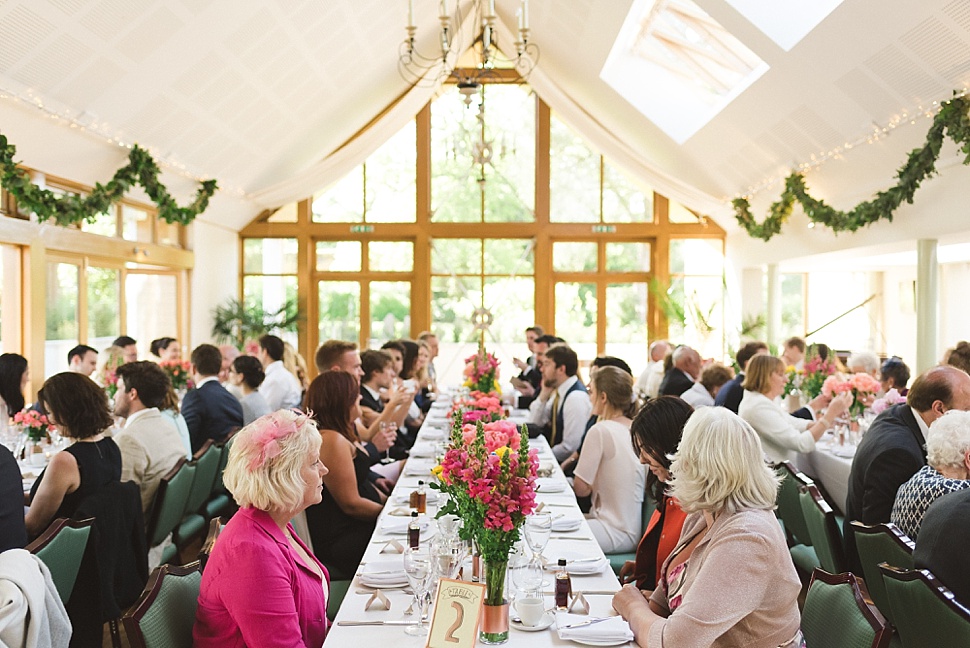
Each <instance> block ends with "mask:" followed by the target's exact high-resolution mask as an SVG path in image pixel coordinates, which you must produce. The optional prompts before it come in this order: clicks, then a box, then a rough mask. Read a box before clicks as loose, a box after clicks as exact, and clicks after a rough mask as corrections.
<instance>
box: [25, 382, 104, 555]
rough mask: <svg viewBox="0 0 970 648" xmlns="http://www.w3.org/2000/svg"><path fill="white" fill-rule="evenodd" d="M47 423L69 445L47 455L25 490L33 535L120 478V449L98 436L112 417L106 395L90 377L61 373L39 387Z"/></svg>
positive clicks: (70, 513)
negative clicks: (51, 454)
mask: <svg viewBox="0 0 970 648" xmlns="http://www.w3.org/2000/svg"><path fill="white" fill-rule="evenodd" d="M39 397H40V400H41V402H42V403H43V404H44V408H45V409H46V410H47V412H48V416H49V418H50V420H51V423H53V424H54V426H56V427H57V430H58V432H60V433H61V435H62V436H65V437H68V438H70V439H73V440H74V443H72V444H71V445H69V446H68V447H67V448H65V449H64V450H62V451H61V452H58V453H57V454H55V455H54V456H53V457H51V460H50V463H49V464H48V465H47V468H45V469H44V472H42V473H41V474H40V477H38V478H37V481H36V482H34V487H33V488H31V489H30V509H29V510H28V511H27V515H26V520H25V522H26V524H27V535H28V536H29V537H31V538H34V537H36V536H38V535H39V534H40V533H41V532H42V531H43V530H44V529H46V528H47V527H48V525H50V523H51V521H52V520H54V519H55V518H59V517H67V518H69V517H72V516H73V515H74V511H75V510H77V508H78V505H80V504H81V502H82V500H84V498H85V497H87V496H88V495H91V494H93V493H96V492H98V491H99V490H100V489H102V488H104V487H105V486H107V485H108V484H110V483H112V482H119V481H120V480H121V451H120V450H119V449H118V446H117V445H116V444H115V442H114V441H113V440H112V439H111V438H110V437H106V436H105V435H104V432H105V430H107V429H108V428H110V427H111V424H112V423H113V422H114V419H113V418H112V417H111V410H110V409H108V397H107V395H106V394H105V393H104V390H103V389H101V388H100V387H98V386H97V385H96V384H95V382H94V381H93V380H91V379H90V378H88V377H87V376H82V375H81V374H76V373H71V372H69V371H66V372H64V373H59V374H56V375H54V376H51V377H50V378H48V379H47V382H45V383H44V386H43V387H42V388H41V390H40V395H39Z"/></svg>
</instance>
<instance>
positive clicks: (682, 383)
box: [660, 344, 701, 396]
mask: <svg viewBox="0 0 970 648" xmlns="http://www.w3.org/2000/svg"><path fill="white" fill-rule="evenodd" d="M700 374H701V355H700V354H699V353H698V352H697V351H695V350H694V349H692V348H690V347H689V346H686V345H683V344H682V345H681V346H679V347H677V348H676V349H674V352H673V354H672V355H671V366H670V369H668V370H667V371H666V372H665V373H664V379H663V381H661V383H660V395H661V396H680V395H681V394H683V393H684V392H685V391H687V390H688V389H690V388H691V386H692V385H693V384H694V382H695V381H696V380H697V378H698V377H699V376H700Z"/></svg>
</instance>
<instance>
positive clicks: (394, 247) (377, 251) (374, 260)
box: [367, 241, 414, 272]
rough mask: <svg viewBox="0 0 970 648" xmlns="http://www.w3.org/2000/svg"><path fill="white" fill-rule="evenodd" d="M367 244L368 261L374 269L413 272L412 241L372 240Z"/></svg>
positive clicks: (378, 270)
mask: <svg viewBox="0 0 970 648" xmlns="http://www.w3.org/2000/svg"><path fill="white" fill-rule="evenodd" d="M367 245H368V248H367V263H368V265H369V266H370V269H371V270H372V271H375V272H411V270H413V269H414V244H413V243H411V242H410V241H371V242H370V243H368V244H367Z"/></svg>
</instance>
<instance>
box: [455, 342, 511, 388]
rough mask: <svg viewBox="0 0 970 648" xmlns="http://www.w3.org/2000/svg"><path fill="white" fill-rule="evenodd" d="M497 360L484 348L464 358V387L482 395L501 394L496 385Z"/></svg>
mask: <svg viewBox="0 0 970 648" xmlns="http://www.w3.org/2000/svg"><path fill="white" fill-rule="evenodd" d="M498 364H499V363H498V358H496V357H495V354H494V353H489V352H488V351H486V350H485V348H484V347H480V348H479V349H478V353H476V354H475V355H471V356H468V357H467V358H465V371H464V374H465V382H464V386H465V387H468V388H469V389H471V390H472V391H480V392H482V393H483V394H493V393H494V394H501V393H502V390H501V388H500V387H499V384H498Z"/></svg>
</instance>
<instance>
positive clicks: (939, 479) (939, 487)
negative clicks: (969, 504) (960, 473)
mask: <svg viewBox="0 0 970 648" xmlns="http://www.w3.org/2000/svg"><path fill="white" fill-rule="evenodd" d="M964 488H970V480H967V479H950V478H949V477H944V476H943V475H942V474H940V473H939V472H938V471H937V470H936V469H935V468H933V467H932V466H923V467H922V468H920V469H919V470H918V471H917V472H916V474H915V475H913V476H912V477H910V478H909V481H908V482H906V483H905V484H903V485H902V486H900V487H899V490H898V491H897V492H896V502H895V503H894V504H893V512H892V514H891V516H890V521H891V522H892V523H893V524H895V525H896V526H898V527H899V528H900V529H901V530H902V532H903V533H905V534H906V535H908V536H909V537H910V538H912V539H913V540H916V536H917V535H919V528H920V525H921V524H922V523H923V514H924V513H926V509H928V508H929V507H930V504H932V503H933V502H934V501H936V499H937V498H939V497H942V496H943V495H946V494H947V493H952V492H954V491H959V490H963V489H964Z"/></svg>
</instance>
